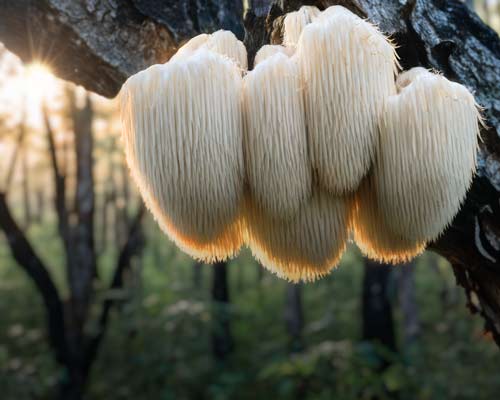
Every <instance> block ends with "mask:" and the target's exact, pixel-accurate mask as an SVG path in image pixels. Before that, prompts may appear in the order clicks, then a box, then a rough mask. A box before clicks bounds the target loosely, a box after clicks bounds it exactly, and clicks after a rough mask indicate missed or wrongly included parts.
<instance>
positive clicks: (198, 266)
mask: <svg viewBox="0 0 500 400" xmlns="http://www.w3.org/2000/svg"><path fill="white" fill-rule="evenodd" d="M202 267H203V264H202V263H201V262H199V261H195V262H194V264H193V289H194V290H196V291H199V290H200V289H201V282H202V278H203V275H202Z"/></svg>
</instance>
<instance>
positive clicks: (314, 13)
mask: <svg viewBox="0 0 500 400" xmlns="http://www.w3.org/2000/svg"><path fill="white" fill-rule="evenodd" d="M319 15H320V11H319V9H318V8H317V7H314V6H302V7H300V9H299V10H297V11H293V12H290V13H288V14H286V15H285V19H284V21H283V27H284V30H283V44H284V45H285V46H287V47H291V48H293V47H295V46H296V45H297V42H298V41H299V37H300V34H301V33H302V30H303V29H304V28H305V26H306V25H308V24H310V23H311V22H312V21H314V20H315V19H316V18H317V17H318V16H319Z"/></svg>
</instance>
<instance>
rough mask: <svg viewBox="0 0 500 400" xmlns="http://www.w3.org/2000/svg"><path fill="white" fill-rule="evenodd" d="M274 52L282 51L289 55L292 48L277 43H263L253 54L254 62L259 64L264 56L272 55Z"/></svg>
mask: <svg viewBox="0 0 500 400" xmlns="http://www.w3.org/2000/svg"><path fill="white" fill-rule="evenodd" d="M276 53H282V54H285V55H287V56H291V55H292V54H293V50H292V49H290V48H287V47H285V46H281V45H279V44H265V45H264V46H262V47H261V48H260V49H259V51H258V52H257V54H256V55H255V60H254V64H255V65H257V64H260V63H261V62H262V61H264V60H265V59H266V58H269V57H271V56H274V55H275V54H276Z"/></svg>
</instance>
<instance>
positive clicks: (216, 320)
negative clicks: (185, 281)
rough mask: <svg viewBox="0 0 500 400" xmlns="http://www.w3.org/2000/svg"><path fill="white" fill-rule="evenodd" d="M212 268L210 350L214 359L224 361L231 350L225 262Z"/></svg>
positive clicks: (231, 338) (231, 341)
mask: <svg viewBox="0 0 500 400" xmlns="http://www.w3.org/2000/svg"><path fill="white" fill-rule="evenodd" d="M212 268H213V280H212V301H213V305H212V307H213V315H212V320H213V321H212V325H213V326H212V351H213V354H214V358H215V360H217V361H224V360H225V359H226V358H227V356H228V355H229V354H230V353H231V351H232V350H233V337H232V334H231V317H230V310H229V282H228V276H227V264H226V263H225V262H218V263H215V264H214V265H213V266H212Z"/></svg>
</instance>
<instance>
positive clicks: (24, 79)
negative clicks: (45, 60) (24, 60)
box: [18, 62, 56, 105]
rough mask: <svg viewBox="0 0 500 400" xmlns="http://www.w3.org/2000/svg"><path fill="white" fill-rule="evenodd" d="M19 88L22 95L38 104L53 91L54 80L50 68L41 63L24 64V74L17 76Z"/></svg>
mask: <svg viewBox="0 0 500 400" xmlns="http://www.w3.org/2000/svg"><path fill="white" fill-rule="evenodd" d="M18 80H19V90H20V91H21V92H22V94H23V95H25V96H26V97H28V98H29V100H31V101H32V102H33V103H37V104H38V105H40V104H41V102H42V101H43V100H44V99H46V98H47V96H49V95H50V94H52V93H53V92H54V89H55V87H56V80H55V78H54V76H53V75H52V74H51V72H50V69H49V68H48V67H47V66H45V65H43V64H41V63H36V62H35V63H33V64H29V65H27V66H26V68H25V70H24V74H22V75H21V76H20V77H19V78H18Z"/></svg>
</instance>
